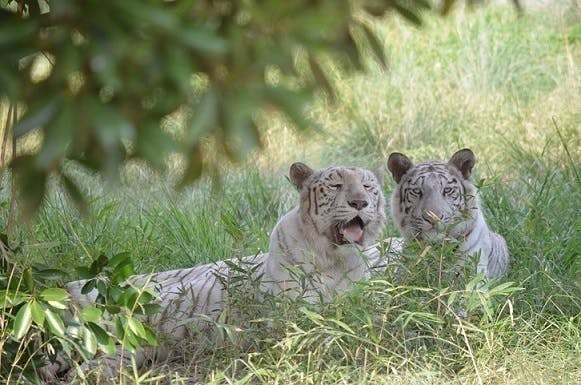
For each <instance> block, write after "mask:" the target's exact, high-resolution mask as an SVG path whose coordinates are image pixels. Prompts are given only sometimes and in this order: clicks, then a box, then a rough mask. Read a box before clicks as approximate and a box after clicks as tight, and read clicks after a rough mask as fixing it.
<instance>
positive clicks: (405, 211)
mask: <svg viewBox="0 0 581 385" xmlns="http://www.w3.org/2000/svg"><path fill="white" fill-rule="evenodd" d="M474 164H475V157H474V153H473V152H472V151H471V150H470V149H463V150H460V151H458V152H456V153H455V154H454V155H453V156H452V158H451V159H450V160H449V161H448V162H447V163H445V162H441V161H429V162H423V163H419V164H415V165H414V164H413V163H412V162H411V161H410V159H409V158H408V157H406V156H405V155H403V154H401V153H398V152H394V153H392V154H391V155H390V156H389V159H388V161H387V167H388V169H389V171H390V172H391V174H392V176H393V179H394V180H395V181H396V182H397V187H396V188H395V190H394V191H393V194H392V197H391V215H392V217H393V220H394V222H395V223H396V225H397V226H398V228H399V230H400V232H401V234H402V235H403V237H404V238H405V239H406V240H407V241H409V240H419V241H431V242H434V241H435V242H437V241H441V240H443V239H444V238H448V239H451V240H453V241H456V242H458V243H459V251H460V252H461V253H462V255H463V258H461V260H460V261H459V264H463V263H465V262H466V259H467V258H468V257H469V256H472V255H480V258H479V261H478V265H477V272H478V274H486V277H487V278H489V279H491V278H494V277H498V276H501V275H504V274H505V273H506V272H507V271H508V269H509V253H508V248H507V246H506V242H505V240H504V238H503V237H502V236H501V235H499V234H497V233H495V232H493V231H491V230H490V229H489V228H488V225H487V224H486V221H485V220H484V215H483V213H482V209H481V208H480V199H479V196H478V191H477V189H476V187H475V186H474V185H473V184H472V183H470V181H469V178H470V174H471V172H472V168H473V167H474Z"/></svg>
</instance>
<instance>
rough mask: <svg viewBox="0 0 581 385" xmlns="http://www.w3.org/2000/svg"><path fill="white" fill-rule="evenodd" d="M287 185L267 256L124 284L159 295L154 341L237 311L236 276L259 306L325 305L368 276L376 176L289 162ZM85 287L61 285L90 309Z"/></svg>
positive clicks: (51, 370)
mask: <svg viewBox="0 0 581 385" xmlns="http://www.w3.org/2000/svg"><path fill="white" fill-rule="evenodd" d="M290 180H291V182H292V183H293V184H294V185H295V186H296V187H297V189H298V190H299V194H300V199H299V204H298V206H297V207H296V208H294V209H292V210H291V211H290V212H288V213H287V214H286V215H285V216H283V218H282V219H281V220H280V221H279V222H278V223H277V225H276V226H275V228H274V230H273V231H272V234H271V239H270V246H269V251H268V252H267V253H263V254H258V255H256V256H251V257H247V258H244V259H242V261H236V260H230V261H221V262H218V263H213V264H207V265H202V266H197V267H193V268H189V269H178V270H173V271H166V272H161V273H154V274H146V275H140V276H134V277H132V278H130V280H129V281H130V282H131V283H132V284H134V285H135V286H143V285H146V286H148V287H150V288H151V289H152V290H153V291H154V292H155V293H157V296H158V301H157V302H158V303H159V304H160V305H161V311H160V312H159V313H156V314H154V315H153V316H151V318H150V319H148V323H149V324H150V325H151V326H152V328H153V330H155V331H156V332H157V333H158V335H160V336H162V337H163V338H165V339H168V340H170V341H180V340H183V339H186V338H188V337H195V336H190V334H191V333H194V334H198V333H201V330H202V329H204V328H208V327H210V328H211V324H212V321H213V320H218V318H219V317H221V315H223V314H224V312H230V311H234V312H235V309H233V308H234V307H235V306H233V307H230V306H229V305H230V304H229V290H230V288H229V287H228V286H229V282H231V281H232V280H231V278H232V277H233V276H235V275H239V274H240V271H241V270H242V271H249V272H250V273H249V274H248V277H245V280H244V281H243V282H244V284H245V285H247V286H246V287H245V288H243V290H246V289H247V288H250V286H251V285H250V283H252V282H258V287H259V292H260V294H258V295H257V296H256V298H258V301H260V300H261V298H263V297H262V296H263V295H275V296H279V295H288V296H290V297H291V298H297V297H301V298H303V299H304V300H306V301H308V302H311V303H315V302H318V301H328V300H330V299H331V298H332V297H333V296H334V295H335V294H340V293H343V292H345V291H346V290H348V289H349V288H350V287H351V286H352V284H353V283H354V282H357V281H360V280H362V279H366V278H368V277H369V268H368V261H367V259H368V258H369V259H372V258H374V259H377V250H376V249H374V248H369V246H370V245H371V244H372V243H373V242H374V241H375V240H376V238H377V236H378V235H379V233H380V231H381V229H382V227H383V225H384V223H385V199H384V197H383V193H382V191H381V180H382V175H380V174H379V173H374V172H371V171H368V170H365V169H361V168H353V167H329V168H325V169H321V170H313V169H311V168H310V167H308V166H306V165H305V164H302V163H295V164H293V165H292V166H291V168H290ZM234 264H235V265H234ZM233 266H236V268H233ZM237 282H240V280H237ZM84 284H85V282H84V281H74V282H71V283H69V284H68V285H67V290H68V291H69V292H70V294H71V298H72V301H73V304H74V305H73V306H77V307H83V306H90V305H93V304H94V303H95V299H96V295H97V293H96V291H95V290H93V291H92V292H90V293H88V294H82V293H81V290H82V287H83V286H84ZM170 350H171V343H170V344H166V345H165V346H164V347H163V348H161V349H160V348H157V349H156V354H157V357H156V358H157V359H163V358H164V357H165V356H167V354H168V352H169V351H170ZM134 357H135V359H136V361H137V364H138V365H140V364H141V363H142V362H144V361H145V360H150V359H153V357H148V350H147V349H141V350H140V351H139V352H138V353H137V354H136V355H135V356H134ZM96 363H97V361H95V363H93V366H96ZM103 363H105V365H106V366H107V367H108V368H105V370H107V371H106V372H104V373H105V375H106V376H109V377H111V376H114V375H115V373H116V372H117V371H118V370H117V368H119V365H120V358H119V357H115V356H105V357H104V359H102V360H101V361H98V365H103ZM89 366H90V365H89ZM69 367H70V366H69V364H68V363H67V362H65V361H64V360H62V359H60V358H59V359H57V361H56V362H54V363H51V364H48V365H47V366H44V367H42V368H41V369H40V374H41V376H42V377H43V378H45V379H53V378H56V377H57V376H58V375H59V374H61V373H63V372H65V371H66V370H68V368H69Z"/></svg>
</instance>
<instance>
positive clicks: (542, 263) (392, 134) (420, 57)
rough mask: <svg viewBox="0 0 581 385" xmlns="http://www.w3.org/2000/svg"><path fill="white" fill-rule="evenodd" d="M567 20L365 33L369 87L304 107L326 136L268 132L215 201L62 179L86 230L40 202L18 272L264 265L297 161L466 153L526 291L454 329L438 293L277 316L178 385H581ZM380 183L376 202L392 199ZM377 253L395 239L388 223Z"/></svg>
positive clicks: (0, 206)
mask: <svg viewBox="0 0 581 385" xmlns="http://www.w3.org/2000/svg"><path fill="white" fill-rule="evenodd" d="M575 12H577V13H575ZM580 20H581V19H580V18H579V10H577V11H571V10H567V9H566V7H565V6H561V7H557V6H554V7H551V8H546V9H542V10H540V11H538V12H533V11H531V12H528V13H526V14H525V15H524V16H522V17H518V16H517V15H516V14H515V13H514V12H513V11H512V9H510V8H505V7H492V6H491V7H488V8H485V9H480V10H478V11H476V12H466V13H464V12H456V13H454V14H453V15H451V16H450V17H448V18H447V19H437V18H433V19H432V18H430V19H429V20H428V21H427V24H426V26H425V28H423V29H420V30H418V29H416V28H414V27H411V26H409V25H408V24H406V23H405V22H403V21H401V20H399V19H390V20H386V21H385V22H384V23H382V24H381V25H376V28H377V30H378V31H380V32H381V34H382V35H383V36H384V37H385V39H384V40H385V44H386V49H387V51H388V53H389V58H390V59H389V70H388V71H384V70H382V69H380V68H379V67H378V66H377V65H376V64H375V63H374V62H373V61H371V60H370V61H369V63H368V67H369V71H368V73H366V74H360V75H354V76H347V75H345V74H343V73H341V72H340V71H339V70H337V69H336V68H334V67H332V66H331V67H330V68H329V73H331V75H332V77H333V80H334V84H335V86H336V88H337V94H338V101H339V102H338V103H337V104H336V105H329V104H328V103H327V102H326V101H325V100H317V102H316V104H315V105H314V106H313V107H312V111H311V114H312V116H313V118H314V119H315V120H317V121H318V122H319V123H320V124H321V126H322V127H323V128H324V130H325V132H324V133H320V134H309V135H305V136H300V135H296V134H295V133H294V131H293V130H292V128H291V127H289V126H288V122H287V121H285V120H283V119H280V118H279V117H267V118H266V119H265V130H267V136H266V138H265V139H266V140H265V143H264V145H265V148H264V150H263V152H261V153H260V154H256V155H255V156H253V157H252V159H251V160H250V161H248V162H247V163H246V164H243V165H241V166H239V167H238V168H231V169H228V170H227V171H225V175H224V179H223V181H222V188H221V189H220V190H219V191H216V190H214V189H213V188H212V185H211V183H210V182H209V181H202V182H200V183H198V184H196V185H194V186H190V187H187V188H186V189H184V190H183V191H179V192H177V191H175V190H174V189H173V188H172V187H171V183H170V182H171V180H172V178H171V177H164V176H160V175H156V174H154V173H152V172H150V171H149V170H148V169H147V168H145V167H142V166H139V165H131V166H130V167H127V169H126V170H125V171H124V178H123V179H124V181H123V183H122V185H121V186H118V187H115V188H107V186H105V187H103V184H102V183H101V181H100V180H99V179H98V178H96V177H93V176H88V175H85V174H84V173H82V172H79V171H76V170H74V169H73V170H72V172H73V173H74V175H75V177H76V178H82V180H83V184H84V186H85V192H86V193H87V194H88V195H89V197H90V212H91V216H89V217H88V218H86V219H84V218H81V217H79V215H78V214H77V213H76V211H75V210H74V209H73V207H72V205H71V204H70V202H68V201H67V200H66V198H65V197H64V196H63V195H62V194H61V193H60V192H59V189H58V186H54V187H53V189H52V191H51V198H50V199H49V200H48V202H47V203H46V205H45V207H44V208H43V209H42V211H41V212H40V213H39V214H38V216H37V218H36V219H35V220H34V221H33V222H32V223H31V224H30V226H29V227H24V226H19V227H18V230H17V232H16V234H14V236H13V238H14V240H15V241H16V240H17V239H22V240H23V244H24V245H25V250H24V256H25V257H26V258H28V259H30V260H35V261H46V262H47V263H49V264H51V265H55V266H60V267H62V268H65V269H70V267H71V266H72V265H77V264H86V263H87V262H88V261H89V260H90V258H93V257H96V256H98V255H99V254H100V253H105V254H107V255H113V254H115V253H118V252H120V251H130V252H131V253H132V255H133V257H134V260H135V263H136V265H137V268H138V270H139V271H141V272H149V271H152V270H166V269H172V268H180V267H189V266H192V265H195V264H201V263H205V262H208V261H216V260H221V259H225V258H229V257H232V256H245V255H251V254H255V253H256V252H258V251H259V250H262V251H265V250H267V248H268V236H269V233H270V230H271V229H272V228H273V227H274V225H275V223H276V221H277V219H278V218H279V217H280V216H281V215H282V214H283V213H284V212H286V211H287V210H288V209H289V208H291V207H292V206H293V205H294V204H295V202H296V198H297V197H296V195H297V194H296V192H295V191H294V189H293V188H292V187H291V185H290V183H288V182H287V180H286V178H285V176H286V174H287V170H288V167H289V165H290V164H291V163H292V162H294V161H303V162H306V163H307V164H309V165H312V166H324V165H332V164H354V165H358V166H363V167H367V168H375V167H377V166H382V167H383V168H385V162H386V159H387V156H388V155H389V153H390V152H392V151H399V152H404V153H405V154H407V155H408V156H410V157H411V158H412V160H418V161H419V160H427V159H447V158H448V157H449V156H451V154H452V153H453V152H455V151H456V150H457V149H459V148H463V147H470V148H471V149H472V150H473V151H474V152H475V154H476V157H477V165H476V168H475V176H474V179H475V180H477V181H478V180H481V179H484V187H483V188H482V197H483V204H484V210H485V214H486V217H487V220H488V223H489V225H490V227H491V228H492V229H494V230H496V231H498V232H500V233H501V234H503V235H504V236H505V238H506V240H507V243H508V246H509V249H510V251H511V255H512V258H513V260H514V264H513V269H512V271H511V273H510V275H509V277H508V281H511V282H514V283H515V285H516V286H518V287H522V288H524V290H522V291H516V292H512V293H511V294H510V295H508V296H498V297H494V298H491V299H486V300H485V301H484V302H485V303H487V304H489V305H490V306H491V307H492V315H491V316H490V317H489V316H486V312H485V310H483V309H485V308H486V307H485V306H483V307H478V308H477V310H476V311H475V313H474V314H475V316H474V317H473V318H471V319H469V320H466V321H465V322H460V321H458V320H457V319H454V318H453V317H451V316H450V314H449V312H446V309H445V307H442V306H444V305H441V304H440V306H436V305H437V304H438V303H439V302H438V301H437V299H438V298H446V299H448V298H449V295H448V294H446V293H445V292H444V293H443V292H442V290H443V288H444V287H445V286H446V285H445V284H440V286H438V285H437V284H434V285H432V287H430V288H429V290H428V286H427V285H426V284H425V282H424V285H423V286H422V285H419V283H421V282H419V283H418V282H417V281H405V282H403V283H401V284H399V285H391V284H390V283H389V282H388V281H389V280H388V281H383V280H380V281H376V282H372V283H371V284H369V285H364V286H363V287H360V288H358V289H357V290H356V291H355V292H354V293H353V294H352V295H350V296H347V297H346V298H341V299H338V300H337V302H336V303H333V304H330V305H328V306H325V307H324V308H323V309H317V312H318V313H319V314H321V316H320V318H319V317H317V316H314V315H313V314H311V313H308V312H307V313H305V312H304V311H302V310H301V309H299V308H297V307H296V306H295V307H294V308H293V307H292V306H290V305H289V306H290V307H289V308H287V309H283V310H284V311H282V312H281V315H280V317H281V318H282V319H283V321H284V322H282V325H283V326H282V327H281V328H279V329H280V330H278V329H277V330H276V331H273V332H272V333H271V334H270V335H267V337H268V338H265V339H264V340H262V341H261V342H258V346H259V348H254V349H252V350H251V351H250V352H248V351H246V350H240V349H238V348H236V347H225V348H216V349H214V350H213V351H211V354H208V352H207V351H205V352H204V353H200V354H203V358H204V359H203V360H202V358H201V357H202V356H201V355H197V354H193V357H192V353H191V352H188V357H187V358H188V359H186V360H184V362H185V364H184V365H183V367H182V368H178V372H180V373H181V376H183V375H184V373H188V372H189V373H192V372H193V371H196V373H199V374H198V375H197V376H199V378H203V379H204V381H205V382H207V383H213V384H229V383H234V382H237V383H252V384H255V383H269V384H282V383H301V384H303V383H304V384H310V383H312V384H322V383H329V384H330V383H333V384H335V383H358V384H359V383H365V384H382V383H392V384H466V383H468V384H573V383H581V359H580V357H581V351H580V350H581V345H580V343H581V332H580V321H581V319H580V317H579V314H580V313H581V304H580V298H581V297H580V293H581V291H580V289H581V288H580V284H579V277H580V276H581V269H580V268H581V263H580V258H579V255H580V253H581V235H580V234H581V219H580V218H581V215H580V207H581V206H580V203H581V185H580V182H581V181H580V179H579V174H580V173H581V170H580V166H581V162H580V160H581V153H580V149H581V135H580V132H579V125H580V123H581V114H580V110H579V106H581V92H580V89H579V84H580V80H581V78H580V74H579V70H578V67H579V60H580V53H581V47H580V46H579V25H580V24H579V23H580ZM266 126H267V127H268V128H266ZM385 179H386V182H385V193H386V195H388V194H389V193H390V192H391V190H392V189H393V187H394V185H395V184H394V182H393V181H392V180H391V178H390V176H389V175H388V174H387V173H386V178H385ZM6 190H7V189H4V190H3V191H2V192H1V200H0V223H5V220H6V218H7V209H8V204H7V197H6V195H7V191H6ZM384 235H385V236H395V235H397V233H396V230H395V227H394V226H393V225H392V224H391V223H390V224H388V226H387V227H386V229H385V232H384ZM419 272H421V271H419ZM72 277H73V278H74V274H73V275H72ZM412 284H414V285H416V284H417V285H416V286H418V285H419V286H418V287H423V288H424V289H426V290H428V291H421V290H420V291H418V290H415V289H414V290H412V289H410V288H409V286H412ZM466 295H467V296H468V297H469V295H468V294H466ZM468 297H467V298H468ZM406 312H407V313H406ZM406 314H407V315H408V316H409V317H411V318H410V319H409V322H408V323H405V322H404V321H403V320H404V319H405V316H406ZM252 332H253V329H252V328H251V330H250V331H249V332H248V333H249V334H250V335H251V336H252ZM414 336H415V337H414ZM263 337H264V336H263ZM208 357H210V359H208ZM196 360H198V361H196ZM177 378H178V379H177V380H175V382H174V383H176V384H179V383H182V382H180V381H181V380H179V378H180V375H177ZM136 382H137V381H136Z"/></svg>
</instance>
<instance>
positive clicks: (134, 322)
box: [127, 317, 147, 339]
mask: <svg viewBox="0 0 581 385" xmlns="http://www.w3.org/2000/svg"><path fill="white" fill-rule="evenodd" d="M127 326H128V327H129V330H131V331H132V332H133V334H135V335H136V336H137V337H139V338H143V339H145V338H146V337H147V335H146V333H145V327H143V324H142V323H141V321H139V320H138V319H136V318H134V317H129V318H127Z"/></svg>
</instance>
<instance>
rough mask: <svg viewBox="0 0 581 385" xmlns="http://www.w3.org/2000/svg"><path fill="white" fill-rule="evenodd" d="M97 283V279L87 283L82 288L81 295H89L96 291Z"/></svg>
mask: <svg viewBox="0 0 581 385" xmlns="http://www.w3.org/2000/svg"><path fill="white" fill-rule="evenodd" d="M87 275H91V274H87ZM95 283H96V280H95V279H90V280H88V281H87V283H85V284H84V285H83V287H82V288H81V294H89V293H90V292H92V291H93V290H94V289H95Z"/></svg>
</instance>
